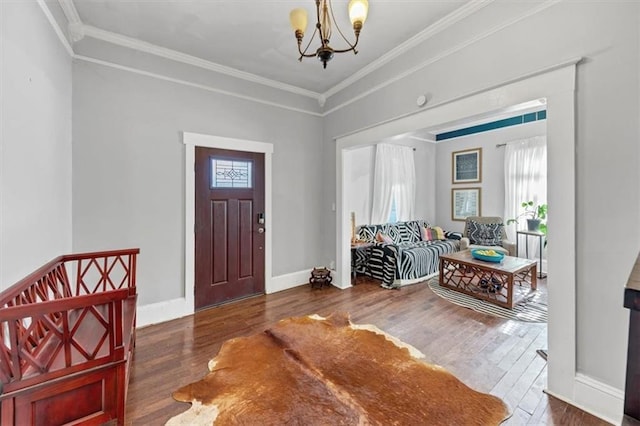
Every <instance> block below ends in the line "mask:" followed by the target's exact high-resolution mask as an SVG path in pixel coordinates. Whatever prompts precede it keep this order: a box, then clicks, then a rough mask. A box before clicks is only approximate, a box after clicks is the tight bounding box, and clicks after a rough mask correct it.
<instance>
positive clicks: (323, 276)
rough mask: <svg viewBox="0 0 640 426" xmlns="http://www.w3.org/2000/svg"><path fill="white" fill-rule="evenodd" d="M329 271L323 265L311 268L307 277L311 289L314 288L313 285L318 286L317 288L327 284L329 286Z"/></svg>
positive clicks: (331, 279)
mask: <svg viewBox="0 0 640 426" xmlns="http://www.w3.org/2000/svg"><path fill="white" fill-rule="evenodd" d="M331 281H333V278H331V271H330V270H329V269H327V268H325V267H317V268H313V270H312V271H311V276H310V277H309V284H311V289H313V288H315V286H316V285H317V286H319V288H322V287H324V285H325V284H327V285H328V286H329V287H331Z"/></svg>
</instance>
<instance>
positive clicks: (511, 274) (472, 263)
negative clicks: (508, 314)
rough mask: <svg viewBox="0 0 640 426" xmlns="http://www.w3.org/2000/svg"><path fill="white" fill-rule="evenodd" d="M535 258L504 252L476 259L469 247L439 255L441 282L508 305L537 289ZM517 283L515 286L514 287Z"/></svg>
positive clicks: (509, 306) (477, 296)
mask: <svg viewBox="0 0 640 426" xmlns="http://www.w3.org/2000/svg"><path fill="white" fill-rule="evenodd" d="M537 265H538V263H537V261H536V260H531V259H522V258H519V257H512V256H505V257H504V258H503V259H502V261H501V262H500V263H494V262H486V261H484V260H477V259H474V258H473V257H472V256H471V252H470V251H469V250H464V251H460V252H457V253H452V254H441V255H440V285H441V286H442V287H446V288H450V289H451V290H455V291H459V292H461V293H465V294H468V295H470V296H473V297H476V298H478V299H483V300H486V301H487V302H491V303H494V304H496V305H499V306H504V307H506V308H509V309H513V307H514V306H515V305H516V304H517V303H519V302H521V301H522V300H523V299H525V298H526V297H527V296H528V295H529V294H530V293H532V292H534V291H535V290H536V289H537V285H538V283H537V281H536V279H537ZM516 286H518V287H516Z"/></svg>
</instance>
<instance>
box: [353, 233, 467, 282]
mask: <svg viewBox="0 0 640 426" xmlns="http://www.w3.org/2000/svg"><path fill="white" fill-rule="evenodd" d="M426 226H429V224H428V223H427V222H426V221H424V220H413V221H409V222H398V223H385V224H381V225H362V226H360V228H359V229H358V238H359V239H360V240H364V241H368V242H372V243H374V244H375V245H373V246H372V247H369V248H367V249H366V251H360V250H356V251H355V255H356V256H361V258H358V259H356V260H355V264H356V265H359V266H358V268H357V270H356V272H358V273H362V274H365V275H368V276H370V277H372V278H375V279H377V280H380V281H381V282H382V284H381V285H382V287H385V288H399V287H400V286H401V285H406V284H413V283H417V282H419V281H423V280H425V279H427V278H429V277H431V276H433V275H435V274H436V273H437V272H438V266H439V264H438V262H439V257H440V254H445V253H454V252H456V251H459V250H460V239H461V238H462V234H461V233H459V232H445V237H446V239H445V240H435V241H423V240H422V228H424V227H426ZM378 232H381V233H382V234H385V235H388V236H389V237H390V238H391V239H392V240H393V243H392V244H391V243H381V242H378V241H376V235H377V234H378Z"/></svg>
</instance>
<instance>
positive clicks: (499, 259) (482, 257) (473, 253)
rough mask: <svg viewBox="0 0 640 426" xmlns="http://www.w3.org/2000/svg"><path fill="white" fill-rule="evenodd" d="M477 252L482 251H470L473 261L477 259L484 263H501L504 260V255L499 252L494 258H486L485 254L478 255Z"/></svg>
mask: <svg viewBox="0 0 640 426" xmlns="http://www.w3.org/2000/svg"><path fill="white" fill-rule="evenodd" d="M478 251H482V250H481V249H475V250H471V256H472V257H473V258H474V259H478V260H484V261H485V262H496V263H498V262H502V259H503V258H504V254H502V253H500V252H496V255H495V256H487V255H486V254H480V253H478Z"/></svg>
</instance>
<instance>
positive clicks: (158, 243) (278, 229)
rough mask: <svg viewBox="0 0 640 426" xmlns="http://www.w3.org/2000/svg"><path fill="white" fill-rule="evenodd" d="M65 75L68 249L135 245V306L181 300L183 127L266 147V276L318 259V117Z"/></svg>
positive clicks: (194, 92) (85, 69)
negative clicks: (69, 142) (269, 267)
mask: <svg viewBox="0 0 640 426" xmlns="http://www.w3.org/2000/svg"><path fill="white" fill-rule="evenodd" d="M73 73H74V77H73V89H74V92H73V112H74V121H73V161H74V176H73V183H74V187H73V201H74V203H73V213H74V221H73V237H74V238H73V248H74V250H76V251H84V250H103V249H108V248H121V247H140V257H139V262H138V293H139V305H140V306H144V305H148V304H152V303H156V302H162V301H166V300H171V299H176V298H181V297H183V296H184V295H183V292H184V290H183V289H184V252H185V247H184V244H185V243H184V241H185V236H184V220H185V218H184V198H185V197H184V191H185V180H184V179H185V178H184V176H185V170H184V167H185V166H184V163H185V159H184V155H185V147H184V145H183V143H182V136H181V132H183V131H188V132H195V133H203V134H209V135H216V136H225V137H233V138H236V139H246V140H254V141H260V142H268V143H273V144H274V154H273V181H272V183H273V211H272V214H273V217H272V218H271V219H272V224H273V225H272V226H273V229H268V230H267V232H272V235H273V274H274V276H279V275H282V274H287V273H294V272H298V271H303V270H308V269H311V268H312V267H313V266H315V265H320V264H323V263H325V260H324V258H323V257H322V251H321V246H320V245H319V244H317V243H315V242H316V241H318V240H320V239H321V235H322V234H323V233H324V230H323V229H322V227H320V226H319V225H318V224H319V223H321V222H322V219H321V218H322V212H321V210H322V209H325V208H326V207H325V206H324V205H322V199H323V197H322V195H323V186H322V184H323V178H322V176H324V174H325V173H327V170H326V164H323V162H322V161H319V159H320V158H321V151H322V144H321V140H322V139H321V138H322V126H321V119H320V118H319V117H314V116H311V115H308V114H302V113H298V112H292V111H289V110H286V109H281V108H274V107H272V106H267V105H262V104H258V103H255V102H251V101H246V100H240V99H237V98H234V97H230V96H225V95H222V94H218V93H212V92H208V91H203V90H199V89H196V88H191V87H187V86H184V85H179V84H174V83H171V82H166V81H162V80H159V79H155V78H150V77H146V76H141V75H138V74H134V73H130V72H127V71H121V70H117V69H113V68H109V67H104V66H101V65H94V64H91V63H87V62H84V61H79V62H77V63H75V64H74V69H73ZM326 211H330V208H326ZM305 276H306V275H305Z"/></svg>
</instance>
